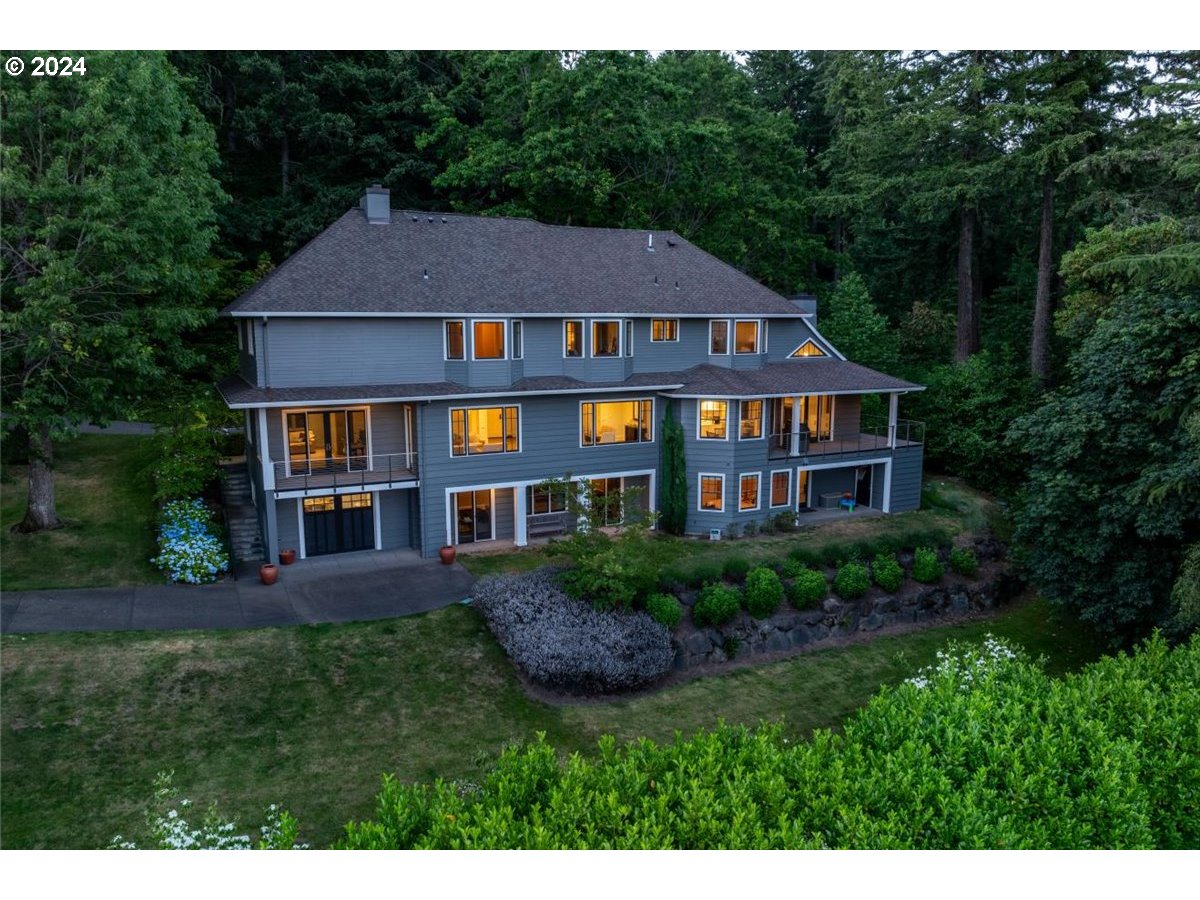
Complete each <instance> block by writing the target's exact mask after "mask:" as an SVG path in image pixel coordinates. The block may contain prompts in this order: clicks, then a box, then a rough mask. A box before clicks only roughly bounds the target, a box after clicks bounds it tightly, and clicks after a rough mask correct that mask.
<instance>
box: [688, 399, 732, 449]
mask: <svg viewBox="0 0 1200 900" xmlns="http://www.w3.org/2000/svg"><path fill="white" fill-rule="evenodd" d="M702 403H724V404H725V437H719V438H714V437H704V436H702V435H701V434H700V410H701V404H702ZM729 404H730V401H729V400H725V399H722V398H721V397H701V398H699V399H697V400H696V440H698V441H727V440H729V425H730V422H729Z"/></svg>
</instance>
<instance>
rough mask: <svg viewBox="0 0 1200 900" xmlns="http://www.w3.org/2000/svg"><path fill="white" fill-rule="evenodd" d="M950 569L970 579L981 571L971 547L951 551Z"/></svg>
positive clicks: (956, 548)
mask: <svg viewBox="0 0 1200 900" xmlns="http://www.w3.org/2000/svg"><path fill="white" fill-rule="evenodd" d="M950 568H951V569H953V570H954V571H955V572H957V573H958V574H959V575H966V576H967V577H968V578H969V577H970V576H972V575H974V574H975V573H976V572H978V571H979V559H978V558H977V557H976V556H975V551H974V550H972V549H970V548H969V547H955V548H954V549H953V550H951V551H950Z"/></svg>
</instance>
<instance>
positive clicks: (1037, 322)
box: [1029, 170, 1054, 387]
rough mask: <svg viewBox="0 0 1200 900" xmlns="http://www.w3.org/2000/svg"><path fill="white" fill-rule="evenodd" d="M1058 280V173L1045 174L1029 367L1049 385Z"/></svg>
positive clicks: (1043, 382)
mask: <svg viewBox="0 0 1200 900" xmlns="http://www.w3.org/2000/svg"><path fill="white" fill-rule="evenodd" d="M1053 282H1054V176H1053V175H1052V174H1051V173H1050V172H1049V171H1048V170H1047V171H1046V172H1045V173H1044V174H1043V175H1042V231H1041V236H1040V238H1039V240H1038V277H1037V300H1036V301H1035V303H1034V307H1033V338H1032V340H1031V341H1030V344H1029V370H1030V372H1031V373H1032V374H1033V377H1034V378H1036V379H1037V381H1038V383H1039V384H1041V385H1042V387H1045V386H1046V384H1047V383H1048V382H1049V381H1050V316H1051V314H1052V313H1053V312H1054V307H1053V301H1054V297H1053V293H1052V290H1053Z"/></svg>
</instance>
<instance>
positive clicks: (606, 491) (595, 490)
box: [592, 478, 624, 525]
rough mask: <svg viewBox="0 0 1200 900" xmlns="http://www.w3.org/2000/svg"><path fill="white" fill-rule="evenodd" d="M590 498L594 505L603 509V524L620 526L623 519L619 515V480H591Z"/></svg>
mask: <svg viewBox="0 0 1200 900" xmlns="http://www.w3.org/2000/svg"><path fill="white" fill-rule="evenodd" d="M592 496H593V498H594V500H595V502H596V504H597V505H598V506H601V505H602V506H603V508H604V524H605V525H620V524H621V521H622V519H623V518H624V517H623V516H622V514H621V479H620V478H593V479H592Z"/></svg>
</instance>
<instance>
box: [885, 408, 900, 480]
mask: <svg viewBox="0 0 1200 900" xmlns="http://www.w3.org/2000/svg"><path fill="white" fill-rule="evenodd" d="M899 411H900V395H899V394H896V393H891V394H888V444H887V445H888V449H890V450H894V449H895V448H896V415H897V413H898V412H899ZM889 474H890V471H889Z"/></svg>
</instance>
